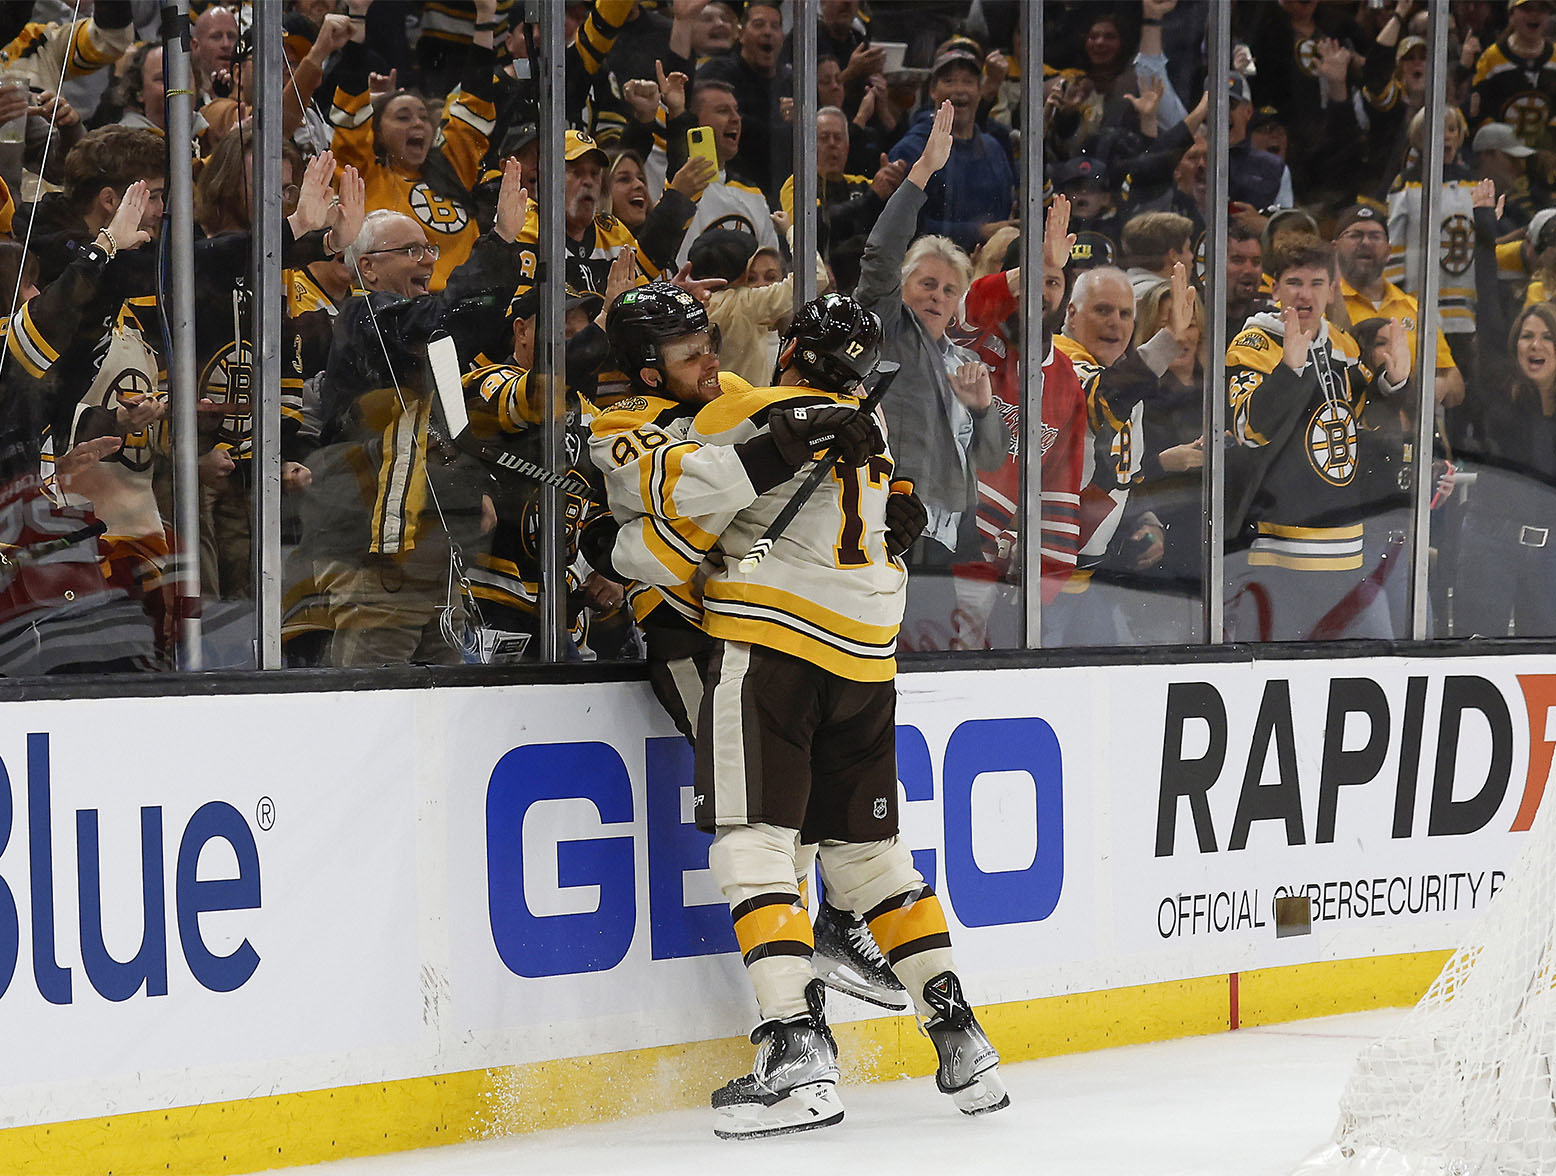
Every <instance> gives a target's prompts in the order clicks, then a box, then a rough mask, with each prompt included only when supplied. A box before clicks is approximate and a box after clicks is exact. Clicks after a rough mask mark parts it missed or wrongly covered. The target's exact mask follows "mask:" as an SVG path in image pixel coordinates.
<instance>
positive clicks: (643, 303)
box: [605, 282, 710, 386]
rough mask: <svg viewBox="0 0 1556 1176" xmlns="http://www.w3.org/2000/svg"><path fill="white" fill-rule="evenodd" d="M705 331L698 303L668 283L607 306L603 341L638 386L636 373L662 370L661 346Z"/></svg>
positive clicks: (651, 285)
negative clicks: (648, 368)
mask: <svg viewBox="0 0 1556 1176" xmlns="http://www.w3.org/2000/svg"><path fill="white" fill-rule="evenodd" d="M709 329H710V328H709V323H708V312H707V310H705V309H704V308H703V305H702V303H700V302H698V301H697V299H695V298H693V297H692V296H691V295H690V294H688V293H687V292H686V291H685V290H683V289H681V288H680V287H679V286H672V285H671V284H670V283H669V282H650V283H648V285H646V286H637V287H634V288H633V289H631V290H628V291H627V292H626V293H625V294H622V295H621V296H620V297H618V298H617V299H616V301H615V302H613V303H611V308H610V311H609V312H608V313H607V314H606V316H605V335H606V338H608V339H609V340H610V344H611V350H612V352H613V353H614V354H615V357H616V362H617V364H618V366H619V367H620V368H621V370H622V371H623V372H625V373H626V374H627V378H628V379H629V380H631V381H632V383H633V385H634V386H641V385H640V377H639V375H638V373H639V372H640V371H641V370H642V369H643V368H646V367H650V368H659V369H660V370H663V346H664V344H666V343H669V342H670V341H671V340H673V339H680V338H683V337H684V336H686V335H695V334H697V332H699V331H707V330H709Z"/></svg>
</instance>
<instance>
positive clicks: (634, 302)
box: [589, 282, 905, 1009]
mask: <svg viewBox="0 0 1556 1176" xmlns="http://www.w3.org/2000/svg"><path fill="white" fill-rule="evenodd" d="M716 330H717V328H715V327H713V326H712V325H711V324H710V322H709V319H708V315H707V312H706V310H705V309H704V308H703V306H702V304H701V303H700V302H698V301H697V300H696V299H695V298H693V297H692V296H691V295H689V294H688V293H687V292H686V291H685V290H683V289H681V288H679V287H676V286H672V285H670V284H669V283H667V282H653V283H650V284H648V285H646V286H640V287H638V288H637V289H635V290H631V291H628V292H627V293H626V294H623V295H622V296H621V297H619V298H618V299H617V300H616V301H615V302H614V303H613V304H612V306H611V308H610V314H609V316H608V318H607V320H606V334H607V336H608V337H609V340H610V344H611V348H612V350H613V352H614V360H615V363H616V366H617V367H619V368H620V370H621V371H623V372H625V373H627V377H628V380H629V381H630V384H631V388H630V391H629V394H628V395H626V396H623V397H619V398H617V399H615V400H614V401H612V402H611V403H610V404H609V406H608V407H607V408H606V409H605V410H604V411H603V412H602V413H600V414H599V415H598V416H597V417H596V419H595V423H594V436H593V441H592V442H591V448H592V450H593V452H594V460H595V464H596V465H597V466H599V467H600V468H601V469H604V470H607V471H608V477H607V485H608V486H610V487H611V493H610V498H611V503H612V506H613V509H614V510H615V511H616V514H617V517H618V519H620V520H621V521H623V522H626V523H627V524H628V526H627V531H626V534H625V535H618V536H617V538H616V541H615V548H616V551H615V553H614V555H612V554H611V553H609V552H600V551H598V550H595V551H592V552H590V553H589V554H590V555H591V556H592V557H593V562H594V563H595V566H600V564H601V563H603V562H606V561H608V560H610V559H612V558H614V559H615V560H617V561H619V562H620V563H621V564H622V565H623V566H628V567H632V566H639V565H640V564H641V563H644V562H646V563H647V564H648V565H650V566H652V567H654V569H655V570H654V573H653V575H652V577H650V578H645V579H643V580H639V581H636V582H634V583H632V584H630V585H629V587H628V596H629V599H630V601H631V604H632V608H633V612H634V615H635V616H636V619H637V622H638V625H639V627H640V628H641V630H642V632H643V634H644V637H645V639H646V642H647V645H648V674H649V683H650V685H652V687H653V690H654V694H655V696H656V697H657V698H658V699H659V702H660V704H661V705H662V706H663V707H664V708H665V711H666V713H668V714H669V715H670V718H671V719H672V720H673V721H674V723H675V725H676V729H677V730H679V731H680V732H681V733H682V734H683V735H685V736H686V737H687V738H688V739H691V740H692V741H693V742H695V726H696V721H697V711H698V709H699V707H700V705H701V700H702V689H703V679H704V677H705V676H706V673H707V665H708V655H709V652H710V651H711V650H712V648H713V641H712V639H711V638H710V637H708V635H707V634H706V633H705V632H703V630H702V628H701V621H702V600H701V593H700V578H699V575H698V571H697V568H698V565H699V564H700V562H701V561H702V559H703V557H704V555H705V554H706V550H707V547H708V545H710V544H711V542H712V539H713V537H712V536H709V535H706V534H705V533H704V532H702V531H701V529H700V528H699V527H697V526H696V525H695V524H694V523H693V522H691V521H690V520H686V519H666V518H660V517H657V516H654V515H653V513H652V512H651V511H649V510H648V509H647V508H646V505H645V504H644V503H643V502H642V488H643V486H644V485H645V484H648V485H652V484H654V483H655V481H656V479H661V478H662V477H663V476H664V473H665V464H664V463H665V462H667V461H670V460H671V459H672V458H673V457H674V451H673V450H665V449H664V447H665V446H666V445H669V444H673V443H674V442H676V441H680V440H683V439H684V438H685V436H686V434H687V432H688V430H689V429H690V427H691V423H692V419H693V417H694V415H695V414H696V413H697V411H698V410H699V409H700V408H702V406H703V405H705V404H707V403H709V402H711V401H712V400H713V399H715V398H716V397H718V396H720V395H722V394H725V393H731V392H740V391H749V390H750V385H749V384H747V383H746V382H745V381H744V380H742V379H741V378H740V377H739V376H736V375H735V374H734V373H732V372H725V371H721V370H720V368H719V360H718V347H717V337H716V334H715V332H716ZM661 450H663V452H661ZM634 521H635V522H636V523H637V525H635V526H634V525H632V524H633V523H634ZM618 574H619V573H618ZM674 576H682V577H684V578H683V580H682V582H681V583H679V584H675V585H669V584H666V583H665V581H666V579H667V578H669V577H674ZM655 584H658V585H660V587H655V586H654V585H655ZM814 857H815V847H814V846H811V847H807V851H806V852H804V853H802V855H801V858H800V861H799V862H798V874H799V876H800V878H801V879H806V878H808V877H809V874H810V867H811V863H812V861H813V860H814ZM801 889H802V893H803V890H804V885H803V883H802V884H801ZM813 963H814V965H815V970H816V974H817V975H818V976H820V977H821V979H822V980H823V981H825V982H826V984H827V985H828V986H829V987H832V988H835V989H837V990H839V991H841V992H846V993H848V994H849V995H850V996H853V997H856V998H857V999H859V1000H863V1001H867V1002H869V1003H870V1004H874V1005H879V1006H881V1007H882V1008H891V1009H901V1007H902V1005H903V1003H904V1001H905V993H904V992H903V988H902V985H901V983H899V982H898V980H897V978H896V976H894V975H893V974H892V971H891V968H890V967H889V966H888V965H887V963H886V958H885V956H883V955H882V954H881V952H880V949H879V948H878V947H877V946H876V944H875V940H874V939H872V938H871V936H870V930H869V928H868V927H867V926H866V925H865V923H864V921H863V920H862V919H860V918H859V917H858V916H856V915H854V914H853V913H852V912H850V911H844V910H840V909H838V908H837V907H835V906H833V905H832V904H831V903H830V902H828V901H827V900H826V899H823V900H822V902H821V904H820V908H819V911H818V913H817V916H816V953H815V956H814V960H813Z"/></svg>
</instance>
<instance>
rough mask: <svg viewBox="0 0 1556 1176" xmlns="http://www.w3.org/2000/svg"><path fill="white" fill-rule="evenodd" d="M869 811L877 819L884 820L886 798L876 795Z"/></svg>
mask: <svg viewBox="0 0 1556 1176" xmlns="http://www.w3.org/2000/svg"><path fill="white" fill-rule="evenodd" d="M870 812H871V815H872V816H874V817H875V819H876V820H877V821H884V820H885V819H886V798H885V797H884V796H877V797H876V798H875V804H874V806H873V807H872V808H871V810H870Z"/></svg>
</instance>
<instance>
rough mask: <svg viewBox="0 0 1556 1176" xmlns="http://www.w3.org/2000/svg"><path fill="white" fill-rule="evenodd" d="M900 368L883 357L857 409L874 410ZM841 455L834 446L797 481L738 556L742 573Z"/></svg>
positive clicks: (762, 553) (781, 530) (786, 525)
mask: <svg viewBox="0 0 1556 1176" xmlns="http://www.w3.org/2000/svg"><path fill="white" fill-rule="evenodd" d="M901 370H902V365H901V364H900V363H894V362H893V361H892V360H889V359H884V360H882V361H881V362H880V363H878V364H876V365H875V370H874V371H873V372H871V373H870V375H869V376H867V377H866V378H865V379H866V382H867V383H868V382H869V381H872V380H873V381H874V382H873V383H869V391H868V392H867V393H866V394H865V398H864V400H863V401H862V402H860V405H859V411H860V412H862V413H872V412H874V411H875V407H876V405H878V404H880V402H881V397H883V396H885V395H886V389H888V388H890V387H891V383H892V381H893V380H895V379H896V378H897V373H898V372H900V371H901ZM841 456H842V449H841V448H840V447H838V446H836V445H834V446H833V447H832V448H831V449H828V450H827V451H826V453H825V454H823V455H822V457H821V460H819V461H818V462H816V464H815V467H814V468H813V469H812V470H811V471H810V474H809V476H808V477H806V479H805V480H804V481H803V482H801V483H800V488H799V489H798V490H796V491H795V492H794V496H793V497H792V498H790V499H789V501H788V502H786V503H784V505H783V509H782V510H781V511H779V512H778V517H777V518H775V519H774V520H773V521H772V522H771V523H769V524H768V527H767V530H765V531H764V532H762V536H761V538H759V539H758V540H757V541H756V542H755V543H753V544H752V545H751V550H750V551H748V552H746V554H745V555H744V556H743V557H742V558H741V560H740V565H739V566H740V570H741V571H742V572H746V573H750V572H752V571H755V570H756V568H757V566H758V565H759V564H760V563H761V562H762V561H763V560H764V559H766V558H767V553H768V552H769V551H771V550H772V549H773V544H774V543H776V542H778V540H779V539H780V538H782V537H783V533H784V532H785V531H786V530H788V528H789V524H790V523H792V522H793V521H794V516H795V515H797V514H799V513H800V510H801V508H802V507H804V505H805V504H806V503H807V502H809V501H810V498H811V495H813V494H814V493H816V487H817V486H819V485H821V483H822V482H823V481H825V480H826V477H827V475H828V474H830V473H831V472H832V468H833V467H834V466H835V465H837V463H838V459H839V458H840V457H841Z"/></svg>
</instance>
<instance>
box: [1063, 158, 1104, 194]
mask: <svg viewBox="0 0 1556 1176" xmlns="http://www.w3.org/2000/svg"><path fill="white" fill-rule="evenodd" d="M1050 178H1051V179H1052V180H1053V185H1054V187H1055V188H1063V187H1065V186H1066V185H1068V184H1096V185H1098V186H1099V187H1103V188H1106V187H1107V186H1108V165H1107V164H1105V163H1103V162H1102V160H1100V159H1097V158H1095V157H1093V156H1089V155H1082V156H1078V157H1077V158H1075V159H1070V160H1066V161H1065V162H1064V163H1061V164H1059V165H1058V166H1057V167H1055V168H1054V169H1053V173H1052V175H1051V177H1050Z"/></svg>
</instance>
